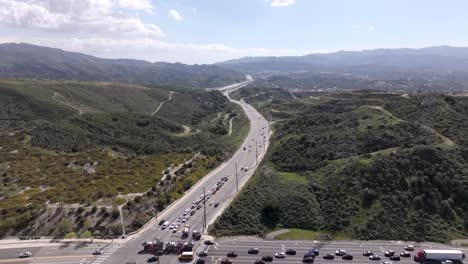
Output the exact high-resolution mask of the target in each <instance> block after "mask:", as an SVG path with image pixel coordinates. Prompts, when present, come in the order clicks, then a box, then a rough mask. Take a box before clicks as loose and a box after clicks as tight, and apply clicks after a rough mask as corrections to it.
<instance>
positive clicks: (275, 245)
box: [198, 238, 463, 264]
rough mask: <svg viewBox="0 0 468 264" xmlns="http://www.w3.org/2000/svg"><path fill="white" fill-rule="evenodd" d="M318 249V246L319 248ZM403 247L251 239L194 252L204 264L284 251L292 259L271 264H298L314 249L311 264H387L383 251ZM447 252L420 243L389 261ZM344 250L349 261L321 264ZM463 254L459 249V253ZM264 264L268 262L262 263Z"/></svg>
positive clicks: (404, 263) (439, 246)
mask: <svg viewBox="0 0 468 264" xmlns="http://www.w3.org/2000/svg"><path fill="white" fill-rule="evenodd" d="M319 245H320V246H319ZM405 245H406V244H405V243H404V242H401V241H330V242H328V243H325V244H319V243H316V242H314V241H296V240H260V239H255V238H239V239H231V238H222V239H221V240H220V241H216V243H215V244H214V245H212V246H203V247H201V248H199V249H198V251H203V250H206V251H207V252H208V256H207V257H205V258H204V259H205V261H206V262H205V263H206V264H220V262H221V260H222V259H223V258H226V254H227V253H228V252H232V251H234V252H237V253H238V257H236V258H229V259H230V260H231V261H232V263H250V264H253V263H254V262H255V261H256V260H259V259H261V258H262V256H272V257H274V255H275V253H276V252H281V251H285V250H287V249H294V250H296V251H297V254H296V255H295V256H286V258H284V259H274V260H273V262H271V263H272V264H274V263H282V264H283V263H285V264H299V263H302V257H303V256H304V254H305V253H306V252H307V251H309V250H311V249H315V248H318V249H319V250H320V254H319V256H317V257H316V258H315V261H314V263H318V264H325V263H327V264H332V263H339V264H341V263H353V264H372V263H381V262H384V261H390V260H389V258H387V257H385V256H384V252H385V251H386V250H393V251H395V253H396V254H399V253H400V252H402V251H404V247H405ZM253 247H255V248H258V249H259V250H260V252H259V254H248V253H247V250H248V249H249V248H253ZM428 248H432V249H451V248H450V247H448V246H447V245H443V244H437V243H422V244H419V245H415V250H414V251H412V252H410V253H411V257H406V258H404V257H402V258H401V260H400V261H393V262H394V263H401V264H410V263H411V264H414V263H416V262H414V261H413V254H414V253H415V252H418V251H419V250H421V249H428ZM341 249H344V250H346V252H347V253H350V254H352V255H353V257H354V259H353V260H352V261H347V260H342V259H341V257H338V256H335V259H334V260H325V259H323V255H325V254H327V253H332V254H334V253H335V251H337V250H341ZM367 250H371V251H373V252H374V253H375V254H378V255H380V256H381V260H380V261H379V260H369V258H368V257H365V256H363V254H362V253H363V252H364V251H367ZM462 250H463V249H462ZM266 263H268V262H266Z"/></svg>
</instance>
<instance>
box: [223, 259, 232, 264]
mask: <svg viewBox="0 0 468 264" xmlns="http://www.w3.org/2000/svg"><path fill="white" fill-rule="evenodd" d="M221 264H232V261H230V260H229V259H227V258H225V259H223V260H221Z"/></svg>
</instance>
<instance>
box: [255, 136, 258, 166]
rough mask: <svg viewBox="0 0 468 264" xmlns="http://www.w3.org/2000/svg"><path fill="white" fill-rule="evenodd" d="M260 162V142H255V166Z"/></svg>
mask: <svg viewBox="0 0 468 264" xmlns="http://www.w3.org/2000/svg"><path fill="white" fill-rule="evenodd" d="M257 160H258V142H257V141H255V165H257Z"/></svg>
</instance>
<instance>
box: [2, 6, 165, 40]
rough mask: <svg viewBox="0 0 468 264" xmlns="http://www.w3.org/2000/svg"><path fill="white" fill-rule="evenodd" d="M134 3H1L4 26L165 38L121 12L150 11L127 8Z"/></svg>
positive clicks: (58, 31) (156, 27) (59, 31)
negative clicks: (125, 10)
mask: <svg viewBox="0 0 468 264" xmlns="http://www.w3.org/2000/svg"><path fill="white" fill-rule="evenodd" d="M129 1H130V0H128V1H127V0H119V1H117V2H115V1H113V0H30V1H28V2H20V1H15V0H0V25H4V26H7V27H14V28H22V29H33V30H37V31H48V32H49V33H51V32H52V33H53V32H55V33H64V32H65V33H78V34H89V35H94V36H97V35H99V36H102V35H112V36H116V35H117V36H143V37H162V36H163V35H164V34H163V32H162V30H161V29H160V28H159V27H158V26H156V25H154V24H145V23H143V22H142V21H141V20H140V19H139V18H138V17H133V16H129V15H127V14H125V13H123V12H120V11H119V10H118V8H123V9H140V8H148V7H149V6H148V5H145V2H146V1H145V0H137V1H136V2H137V3H139V4H140V5H137V4H134V5H133V6H130V5H127V4H128V3H127V2H129Z"/></svg>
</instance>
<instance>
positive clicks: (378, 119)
mask: <svg viewBox="0 0 468 264" xmlns="http://www.w3.org/2000/svg"><path fill="white" fill-rule="evenodd" d="M355 112H356V113H357V114H358V116H359V130H360V131H362V132H365V131H367V130H368V129H369V127H377V126H380V125H389V126H394V125H397V124H398V123H400V122H401V120H400V119H399V118H397V117H395V116H394V115H393V114H391V113H390V112H388V111H386V110H383V109H381V108H378V107H374V106H362V107H360V108H359V109H357V110H356V111H355Z"/></svg>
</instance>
